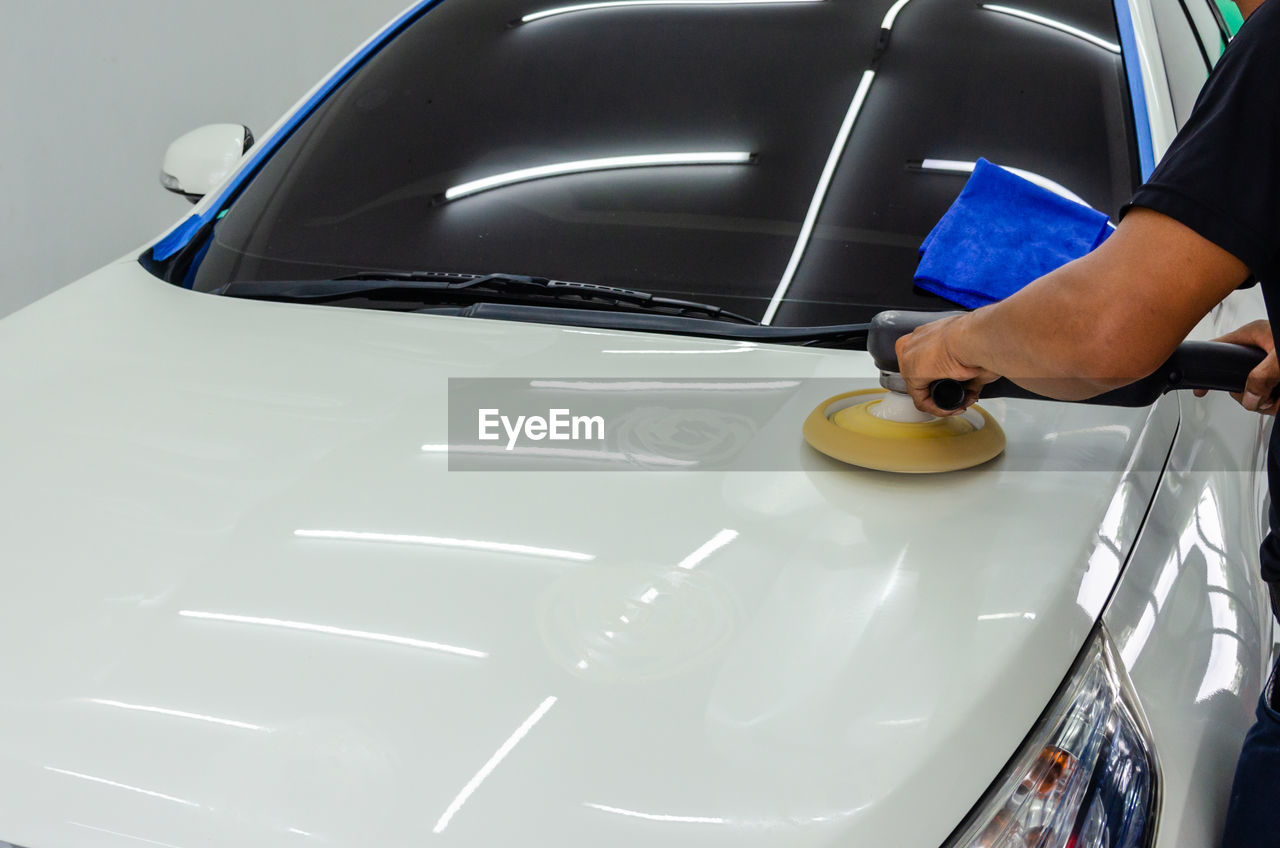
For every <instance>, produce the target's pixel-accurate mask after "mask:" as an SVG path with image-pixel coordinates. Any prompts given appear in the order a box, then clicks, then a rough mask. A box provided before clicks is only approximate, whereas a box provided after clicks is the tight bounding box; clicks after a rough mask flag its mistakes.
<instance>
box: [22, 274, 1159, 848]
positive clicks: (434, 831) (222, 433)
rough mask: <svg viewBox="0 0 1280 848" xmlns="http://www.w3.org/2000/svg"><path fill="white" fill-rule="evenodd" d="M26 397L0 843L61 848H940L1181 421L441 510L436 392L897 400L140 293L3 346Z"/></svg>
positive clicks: (1018, 410)
mask: <svg viewBox="0 0 1280 848" xmlns="http://www.w3.org/2000/svg"><path fill="white" fill-rule="evenodd" d="M729 350H732V351H733V355H718V356H710V355H706V356H702V355H698V354H700V353H724V352H726V351H729ZM0 361H2V362H4V363H5V368H4V370H3V371H2V372H0V395H2V396H3V399H4V407H5V409H6V410H7V413H6V419H7V420H6V422H5V426H4V435H5V440H4V441H3V443H0V468H3V469H4V470H5V474H4V478H3V483H2V484H0V546H2V548H0V562H3V563H4V564H5V569H6V570H5V574H4V579H5V587H4V592H3V593H2V594H0V598H2V600H0V627H2V628H3V636H4V639H5V643H6V644H7V645H9V646H10V647H9V650H7V651H5V652H4V653H3V655H2V656H0V680H3V681H5V689H4V692H3V694H2V695H0V727H3V728H6V729H5V730H4V731H0V732H2V733H3V734H4V738H3V740H0V765H2V766H3V767H0V798H2V799H4V800H3V801H0V809H3V811H4V812H3V815H2V816H0V821H2V822H3V826H4V827H5V829H6V832H4V833H0V838H4V839H8V840H12V841H15V842H18V843H20V844H27V845H31V846H34V848H41V846H42V845H69V844H91V843H92V844H103V845H126V844H128V845H133V844H135V842H133V841H132V840H128V839H125V838H124V837H125V836H129V837H136V838H137V839H139V840H144V841H143V843H142V844H167V845H177V846H187V845H197V844H200V845H214V844H221V845H231V844H236V845H244V846H289V845H303V844H307V843H308V842H315V843H316V844H340V845H360V844H364V845H420V844H423V841H424V840H429V839H430V838H432V837H433V836H438V837H440V838H441V839H445V840H447V841H448V842H449V843H450V844H457V845H510V844H535V845H551V844H556V845H583V846H587V845H590V846H599V845H609V846H641V845H646V846H647V845H652V844H663V845H699V846H702V845H730V844H731V845H735V846H775V845H778V846H781V845H786V846H790V847H791V848H794V846H818V845H859V844H861V845H871V844H879V845H890V844H892V845H937V844H940V843H941V842H942V841H943V840H944V839H945V837H946V836H947V834H948V833H949V832H950V830H951V828H952V827H954V825H955V824H956V823H957V822H958V821H959V820H960V819H961V818H962V817H963V816H964V814H965V813H966V811H967V810H968V808H969V807H970V806H971V805H972V803H973V802H974V801H976V799H977V798H978V796H979V795H980V794H981V792H982V791H983V790H984V789H985V788H986V786H987V785H988V784H989V782H990V781H991V780H992V778H993V777H994V776H995V774H996V773H997V772H998V771H999V769H1000V767H1001V766H1002V764H1003V763H1004V762H1005V760H1006V759H1007V758H1008V756H1009V755H1010V754H1011V752H1012V750H1013V748H1014V747H1015V746H1016V745H1017V743H1018V742H1019V741H1020V740H1021V738H1022V737H1023V735H1024V734H1025V732H1026V731H1027V729H1028V728H1029V726H1030V725H1031V723H1032V722H1033V721H1034V720H1035V718H1036V716H1037V714H1038V713H1039V711H1040V710H1041V709H1042V708H1043V706H1044V705H1045V703H1046V702H1047V701H1048V699H1049V697H1050V695H1051V693H1052V691H1053V689H1054V688H1055V686H1056V685H1057V684H1058V683H1059V682H1060V680H1061V678H1062V675H1063V674H1064V672H1065V670H1066V668H1067V666H1068V664H1069V663H1070V661H1071V659H1072V657H1073V656H1074V654H1075V653H1076V651H1077V650H1078V648H1079V647H1080V645H1081V644H1082V643H1083V641H1084V638H1085V636H1086V635H1087V633H1088V630H1089V628H1090V627H1091V624H1092V622H1093V620H1094V618H1095V616H1096V614H1097V613H1098V611H1099V609H1100V608H1101V605H1102V604H1103V602H1104V601H1105V598H1106V596H1107V594H1108V592H1109V590H1110V588H1111V585H1112V584H1113V582H1114V579H1115V576H1116V573H1117V570H1118V568H1119V564H1120V562H1121V560H1122V558H1123V556H1124V553H1125V551H1127V549H1128V547H1129V545H1130V543H1131V542H1132V540H1133V537H1134V534H1135V533H1136V529H1137V526H1138V524H1139V523H1140V520H1141V517H1142V515H1143V512H1144V509H1145V506H1146V503H1147V502H1148V499H1149V493H1150V491H1151V486H1152V483H1153V481H1154V478H1155V476H1156V474H1157V473H1158V472H1156V471H1150V472H1141V473H1129V474H1127V475H1126V474H1123V473H1122V472H1121V470H1120V469H1122V468H1123V467H1125V466H1126V464H1127V463H1129V461H1130V460H1131V459H1132V458H1133V455H1134V453H1135V451H1139V452H1141V451H1146V452H1148V456H1147V460H1150V457H1157V459H1156V460H1155V461H1154V463H1153V462H1150V461H1146V462H1145V463H1144V464H1145V466H1147V467H1151V468H1159V465H1160V461H1161V460H1163V457H1164V456H1165V450H1166V449H1167V447H1168V444H1169V441H1170V439H1171V436H1172V430H1173V427H1174V425H1175V423H1176V422H1175V421H1173V420H1172V419H1170V418H1169V417H1168V416H1167V415H1165V414H1163V413H1162V412H1161V410H1162V409H1163V407H1160V406H1158V407H1157V408H1156V410H1157V411H1156V412H1155V413H1149V412H1148V411H1146V410H1136V411H1135V410H1108V409H1091V408H1088V407H1083V406H1068V405H1061V404H1047V403H1041V404H1034V403H1022V404H1018V403H1014V402H1009V403H1001V402H992V403H991V404H989V410H990V411H991V412H992V413H993V414H994V415H996V416H997V418H999V419H1000V420H1001V421H1002V424H1003V425H1004V427H1005V429H1006V431H1007V433H1008V436H1009V451H1010V453H1011V454H1013V453H1015V452H1016V453H1017V455H1018V456H1019V457H1021V460H1020V463H1019V465H1020V467H1024V468H1025V467H1031V466H1034V465H1035V463H1036V462H1037V461H1040V460H1042V461H1043V463H1044V465H1045V466H1046V467H1048V466H1050V465H1053V466H1055V467H1058V468H1063V467H1065V466H1066V465H1069V464H1070V462H1074V461H1081V462H1087V463H1088V466H1089V467H1091V468H1095V469H1097V468H1104V467H1107V466H1110V467H1112V468H1114V469H1115V470H1113V471H1102V470H1095V471H1069V470H1058V471H1052V470H1044V471H1039V472H1033V471H1026V470H1019V471H1014V470H1008V469H1005V470H1002V469H1001V466H1000V465H999V464H998V462H999V461H997V464H996V465H995V466H994V467H992V468H989V469H986V470H980V471H974V472H967V473H960V474H952V475H945V476H936V477H932V478H907V477H897V476H892V475H885V474H880V473H874V472H864V471H858V470H854V469H847V468H843V467H841V466H838V465H836V464H834V463H831V462H829V461H828V460H826V459H825V458H823V457H820V456H818V455H817V454H815V453H813V452H811V451H809V449H808V448H807V447H806V446H805V445H803V443H802V442H801V441H800V439H799V426H800V421H798V420H797V421H796V439H795V442H794V444H793V445H791V446H790V447H789V448H788V449H789V450H794V451H795V454H796V456H795V465H794V468H795V470H794V471H789V472H776V473H746V472H739V473H711V472H705V473H657V472H654V473H621V472H619V473H611V472H600V473H578V474H575V473H568V472H563V473H536V472H535V473H530V472H512V473H496V472H495V473H463V472H452V473H451V472H450V471H449V470H448V466H447V460H446V457H445V456H444V455H443V454H441V453H439V452H433V451H431V450H423V446H424V445H426V446H430V445H434V444H440V443H443V442H444V441H445V438H446V436H445V432H444V429H445V423H446V410H445V387H446V379H447V378H448V377H458V376H503V377H519V376H526V377H527V376H530V375H561V376H578V377H581V376H597V377H598V376H618V375H630V376H637V375H647V376H655V375H657V376H661V375H671V376H675V375H680V376H689V375H691V374H697V375H698V376H708V377H744V376H749V377H769V376H778V377H782V376H785V377H811V376H826V377H835V376H842V375H849V376H850V377H860V378H866V377H870V376H872V375H873V372H872V366H871V363H870V361H869V358H868V357H867V356H866V355H865V354H860V353H851V352H832V351H815V350H801V349H785V348H777V347H752V346H745V347H744V346H733V347H732V348H731V347H730V346H726V345H721V344H716V343H711V342H706V341H701V340H696V339H672V338H665V337H656V336H636V335H627V334H616V333H603V332H599V331H591V332H584V331H569V330H564V329H561V328H555V327H543V326H533V325H511V324H500V323H492V322H483V321H474V320H465V319H451V318H439V317H429V316H416V315H396V314H383V313H373V312H364V311H351V310H343V309H336V308H326V307H304V306H293V305H282V304H270V303H252V302H245V301H232V300H227V299H221V298H217V297H213V296H209V295H201V294H194V293H191V292H186V291H182V290H180V289H176V288H173V287H170V286H168V285H165V284H163V283H159V282H156V281H155V280H153V279H151V278H150V277H148V276H146V275H145V273H143V272H141V271H140V270H139V269H138V268H137V266H136V265H133V264H128V263H126V264H121V265H117V266H113V267H112V268H109V269H107V270H105V271H103V272H100V273H99V274H97V275H94V276H92V277H90V278H87V279H86V280H83V281H81V282H80V283H78V284H75V285H73V286H71V287H69V288H67V289H64V290H63V291H61V292H59V293H58V294H56V295H54V296H52V297H50V298H47V299H46V300H44V301H42V302H41V303H39V304H37V305H35V306H33V307H31V308H29V309H27V310H25V311H23V312H21V313H18V314H17V315H14V316H11V317H10V318H8V319H6V320H5V321H3V322H0ZM1037 458H1039V460H1037ZM112 834H116V835H115V836H112ZM122 835H124V836H122ZM146 840H150V842H149V843H148V842H146Z"/></svg>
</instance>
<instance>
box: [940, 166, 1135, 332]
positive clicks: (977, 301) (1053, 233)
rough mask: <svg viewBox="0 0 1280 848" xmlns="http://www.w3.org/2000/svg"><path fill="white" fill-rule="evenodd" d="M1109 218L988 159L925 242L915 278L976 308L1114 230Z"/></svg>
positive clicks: (1075, 256)
mask: <svg viewBox="0 0 1280 848" xmlns="http://www.w3.org/2000/svg"><path fill="white" fill-rule="evenodd" d="M1111 230H1112V228H1111V225H1110V223H1109V221H1108V220H1107V216H1106V215H1104V214H1102V213H1101V212H1099V211H1097V210H1096V209H1091V208H1089V207H1088V206H1085V205H1083V204H1080V203H1075V202H1073V201H1070V200H1067V199H1066V198H1064V197H1059V196H1058V195H1056V194H1054V193H1053V192H1051V191H1049V190H1048V189H1045V188H1041V187H1040V186H1038V185H1036V184H1035V183H1033V182H1030V181H1029V180H1025V179H1023V178H1022V177H1020V176H1018V175H1017V174H1012V173H1010V172H1009V171H1006V170H1005V169H1004V168H1001V167H1000V166H998V165H993V164H991V163H990V162H988V161H987V160H986V159H979V160H978V164H977V167H976V168H974V171H973V176H972V177H970V178H969V182H968V184H967V185H965V187H964V191H962V192H960V196H959V197H958V198H956V202H955V203H953V204H952V205H951V208H950V209H948V210H947V214H946V215H944V216H943V217H942V220H941V221H939V222H938V225H937V226H936V227H934V228H933V232H931V233H929V236H928V237H927V238H926V239H925V240H924V244H922V245H921V246H920V266H919V267H918V268H917V269H916V276H915V283H916V285H918V286H919V287H920V288H922V289H925V290H926V291H931V292H933V293H934V294H938V295H941V296H942V297H945V298H946V299H947V300H950V301H953V302H955V303H958V304H960V305H961V306H965V307H968V308H970V309H977V308H978V307H979V306H985V305H987V304H988V303H995V302H996V301H998V300H1003V299H1004V298H1006V297H1008V296H1009V295H1011V294H1013V293H1014V292H1016V291H1018V290H1019V289H1021V288H1022V287H1023V286H1025V285H1027V283H1030V282H1032V281H1033V280H1036V279H1039V278H1040V277H1042V276H1044V275H1045V274H1047V273H1049V272H1050V271H1052V270H1054V269H1056V268H1059V267H1061V266H1063V265H1065V264H1067V263H1068V262H1070V261H1071V260H1073V259H1078V258H1079V257H1081V256H1084V255H1085V254H1086V253H1088V252H1089V251H1091V250H1093V249H1094V248H1095V247H1097V246H1098V245H1100V244H1102V243H1103V242H1104V241H1106V240H1107V237H1108V236H1109V235H1111Z"/></svg>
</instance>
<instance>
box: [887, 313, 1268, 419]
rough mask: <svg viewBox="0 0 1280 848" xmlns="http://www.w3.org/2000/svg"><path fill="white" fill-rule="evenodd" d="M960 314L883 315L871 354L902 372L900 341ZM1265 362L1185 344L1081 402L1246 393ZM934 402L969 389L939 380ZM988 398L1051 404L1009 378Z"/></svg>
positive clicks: (1227, 348)
mask: <svg viewBox="0 0 1280 848" xmlns="http://www.w3.org/2000/svg"><path fill="white" fill-rule="evenodd" d="M958 314H960V313H957V312H907V311H903V310H892V311H889V312H881V313H880V314H879V315H877V316H876V317H875V318H874V319H873V320H872V323H871V332H870V334H869V336H868V338H867V350H868V352H870V353H871V357H872V359H874V360H875V363H876V367H877V368H879V369H880V370H881V371H892V372H897V371H898V354H897V350H896V349H895V346H896V343H897V341H898V339H900V338H901V337H903V336H905V335H907V334H908V333H910V332H912V331H913V330H915V329H916V328H917V327H919V326H921V325H923V324H928V323H930V322H931V321H937V320H938V319H940V318H945V317H947V316H949V315H958ZM1265 358H1266V353H1265V352H1264V351H1262V350H1260V349H1258V348H1256V347H1249V346H1246V345H1236V344H1228V343H1226V342H1183V343H1182V344H1180V345H1178V347H1177V349H1176V350H1174V352H1173V356H1171V357H1169V359H1168V360H1167V361H1166V362H1165V363H1164V364H1163V365H1161V366H1160V367H1159V368H1157V369H1156V370H1155V372H1153V373H1152V374H1150V375H1148V376H1146V377H1144V378H1142V379H1141V380H1138V381H1137V382H1135V383H1130V384H1129V385H1127V386H1124V387H1122V388H1119V389H1114V390H1112V391H1109V392H1105V393H1103V394H1100V395H1097V396H1096V397H1091V398H1089V399H1087V400H1083V401H1079V403H1088V404H1098V405H1102V406H1131V407H1134V406H1150V405H1151V404H1153V403H1155V402H1156V400H1157V399H1158V398H1159V397H1160V396H1161V395H1163V394H1165V393H1166V392H1170V391H1173V390H1175V389H1210V390H1214V391H1224V392H1242V391H1244V385H1245V381H1246V380H1247V379H1248V377H1249V372H1250V371H1252V370H1253V369H1254V368H1256V367H1258V365H1259V364H1260V363H1261V362H1262V360H1263V359H1265ZM929 394H930V397H932V399H933V402H934V403H936V404H937V405H938V407H939V408H940V409H959V408H960V407H961V406H963V405H964V398H965V390H964V384H963V383H960V382H958V381H956V380H938V381H936V382H934V383H933V385H931V386H930V387H929ZM982 396H983V397H987V398H999V397H1003V398H1027V399H1031V400H1051V398H1046V397H1044V396H1043V395H1038V394H1035V393H1034V392H1029V391H1027V390H1026V389H1024V388H1022V387H1021V386H1019V385H1017V384H1015V383H1012V382H1010V381H1009V380H1006V379H1000V380H996V381H995V382H994V383H988V384H987V385H986V386H983V388H982Z"/></svg>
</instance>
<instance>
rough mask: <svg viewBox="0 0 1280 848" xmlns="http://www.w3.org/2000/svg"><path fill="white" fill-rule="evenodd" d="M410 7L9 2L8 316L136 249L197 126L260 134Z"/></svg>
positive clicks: (188, 0) (3, 128) (5, 130)
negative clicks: (173, 154)
mask: <svg viewBox="0 0 1280 848" xmlns="http://www.w3.org/2000/svg"><path fill="white" fill-rule="evenodd" d="M408 3H409V0H219V2H217V3H207V2H201V0H63V2H47V0H0V91H3V97H0V316H3V315H6V314H8V313H10V312H12V311H14V310H16V309H19V308H21V307H23V306H25V305H27V304H29V303H31V302H32V301H35V300H37V299H38V298H40V297H43V296H44V295H46V294H48V293H50V292H52V291H53V290H54V289H57V288H59V287H61V286H63V285H65V284H67V283H69V282H72V281H73V280H75V279H77V278H78V277H81V276H83V275H84V274H86V273H88V272H89V271H92V270H93V269H94V268H96V267H98V266H100V265H103V264H105V263H107V262H110V261H111V260H113V259H116V258H118V257H120V256H121V255H123V254H124V253H125V252H127V251H129V250H132V249H133V248H135V247H138V246H140V245H141V244H143V243H144V242H146V241H148V240H149V239H151V238H152V237H153V236H155V235H157V234H159V233H160V232H161V231H162V230H163V229H165V228H166V227H168V226H169V225H170V224H171V223H173V222H174V221H176V220H177V219H178V218H180V217H181V216H182V215H184V214H185V213H186V212H187V210H188V209H190V205H189V204H188V203H187V202H186V201H185V200H183V199H182V198H180V197H177V196H175V195H171V194H169V193H168V192H166V191H164V189H162V188H161V187H160V183H159V181H158V175H159V172H160V162H161V158H162V157H163V155H164V151H165V148H166V147H167V146H168V144H169V142H170V141H172V140H173V139H175V138H177V137H178V136H179V135H181V134H183V133H184V132H187V131H188V130H191V129H195V128H196V127H198V126H200V125H202V124H209V123H218V122H229V123H241V124H246V125H248V126H249V127H250V128H251V129H252V130H253V131H254V132H255V133H256V134H258V135H261V134H262V133H263V132H264V131H265V130H266V129H267V127H268V126H270V125H271V124H273V123H275V121H276V119H277V118H279V117H280V115H281V114H282V113H283V112H284V111H285V110H286V109H288V108H289V107H290V106H291V105H293V103H294V102H295V101H296V100H297V99H298V98H299V97H301V96H302V95H303V94H305V93H306V92H307V91H308V90H309V89H310V88H311V86H312V85H314V84H315V83H316V82H317V81H318V80H319V78H320V77H321V76H322V75H323V74H325V73H326V72H327V71H328V70H329V69H330V68H332V67H333V66H334V65H336V64H337V63H338V62H339V61H341V60H342V58H343V57H344V56H346V55H347V53H349V52H350V51H351V50H353V49H354V48H355V47H357V46H358V45H359V44H360V43H361V42H363V41H364V40H365V39H366V38H367V37H368V36H369V35H371V34H372V33H373V32H374V31H375V30H377V29H378V28H379V27H380V26H382V24H384V23H386V22H387V21H388V20H390V19H391V18H392V17H394V16H395V15H396V14H397V13H399V12H400V11H401V10H402V9H403V8H404V7H405V6H407V5H408Z"/></svg>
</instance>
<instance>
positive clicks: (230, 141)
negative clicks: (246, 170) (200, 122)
mask: <svg viewBox="0 0 1280 848" xmlns="http://www.w3.org/2000/svg"><path fill="white" fill-rule="evenodd" d="M251 147H253V133H252V132H250V131H249V128H248V127H245V126H241V125H240V124H209V125H208V126H204V127H201V128H200V129H198V130H192V131H191V132H189V133H187V134H186V135H184V136H182V137H181V138H179V139H178V140H177V141H175V142H174V143H173V144H171V145H169V149H168V150H167V151H165V154H164V166H163V168H162V169H161V171H160V184H161V185H163V186H164V187H165V188H166V189H168V190H169V191H171V192H173V193H174V194H180V195H182V196H183V197H185V198H187V200H190V201H191V202H192V203H195V202H197V201H198V200H200V198H202V197H204V196H205V195H206V194H208V193H209V192H211V191H213V190H214V189H215V188H217V187H218V186H219V185H221V184H222V181H223V180H225V179H226V178H227V177H228V176H230V174H231V172H232V171H233V170H235V167H236V165H237V164H239V162H240V159H241V157H243V156H244V154H245V153H247V152H248V151H249V148H251Z"/></svg>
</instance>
